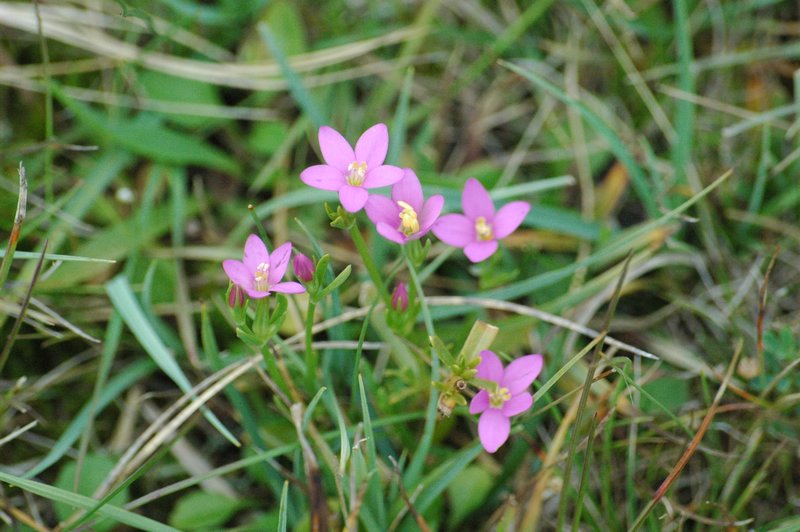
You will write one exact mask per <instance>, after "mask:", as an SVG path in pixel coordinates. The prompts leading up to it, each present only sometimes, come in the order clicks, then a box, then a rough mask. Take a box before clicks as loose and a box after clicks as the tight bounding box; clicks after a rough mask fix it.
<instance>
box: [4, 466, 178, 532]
mask: <svg viewBox="0 0 800 532" xmlns="http://www.w3.org/2000/svg"><path fill="white" fill-rule="evenodd" d="M0 481H2V482H5V483H7V484H10V485H12V486H16V487H18V488H20V489H22V490H25V491H27V492H30V493H33V494H34V495H39V496H41V497H45V498H47V499H49V500H51V501H57V502H63V503H65V504H71V505H72V506H75V507H77V508H81V509H84V510H88V509H91V508H94V506H95V505H96V504H97V501H96V500H94V499H92V498H90V497H85V496H83V495H78V494H77V493H71V492H69V491H64V490H62V489H59V488H55V487H53V486H50V485H48V484H42V483H41V482H36V481H33V480H28V479H25V478H22V477H18V476H16V475H11V474H9V473H4V472H2V471H0ZM97 513H99V514H100V515H102V516H103V517H108V518H109V519H113V520H114V521H116V522H118V523H121V524H123V525H128V526H131V527H133V528H138V529H140V530H149V531H152V532H177V529H176V528H172V527H171V526H167V525H165V524H163V523H159V522H158V521H154V520H153V519H149V518H147V517H144V516H141V515H138V514H135V513H133V512H129V511H128V510H123V509H122V508H117V507H116V506H110V505H105V506H102V507H101V508H98V509H97Z"/></svg>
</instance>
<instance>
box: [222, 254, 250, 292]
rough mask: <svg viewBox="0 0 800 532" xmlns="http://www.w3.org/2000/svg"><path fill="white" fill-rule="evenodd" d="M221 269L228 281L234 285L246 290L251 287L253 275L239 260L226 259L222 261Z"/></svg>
mask: <svg viewBox="0 0 800 532" xmlns="http://www.w3.org/2000/svg"><path fill="white" fill-rule="evenodd" d="M222 269H223V270H225V274H226V275H227V276H228V279H230V280H231V282H232V283H233V284H235V285H239V286H240V287H242V288H244V289H247V288H252V287H253V274H252V273H250V271H249V270H248V269H247V266H245V265H244V263H243V262H242V261H240V260H233V259H228V260H224V261H222Z"/></svg>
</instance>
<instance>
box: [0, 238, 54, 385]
mask: <svg viewBox="0 0 800 532" xmlns="http://www.w3.org/2000/svg"><path fill="white" fill-rule="evenodd" d="M46 251H47V240H45V242H44V248H43V249H42V254H41V256H40V257H39V261H38V262H37V263H36V269H35V270H34V271H33V277H32V278H31V282H30V284H29V285H28V291H27V292H26V293H25V297H24V298H23V300H22V305H20V308H19V315H18V316H17V319H16V320H15V321H14V325H12V327H11V331H10V332H9V333H8V337H6V343H5V345H4V346H3V351H2V352H0V374H2V373H3V367H5V365H6V362H7V361H8V357H9V356H10V355H11V347H12V346H13V345H14V342H15V341H16V339H17V334H19V329H20V327H22V320H23V319H24V318H25V312H26V311H27V310H28V305H29V304H30V302H31V295H33V287H34V286H35V285H36V280H37V279H38V278H39V274H40V273H41V271H42V264H43V263H44V254H45V252H46Z"/></svg>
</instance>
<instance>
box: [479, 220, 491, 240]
mask: <svg viewBox="0 0 800 532" xmlns="http://www.w3.org/2000/svg"><path fill="white" fill-rule="evenodd" d="M475 234H477V235H478V240H493V239H494V234H492V225H491V224H490V223H488V222H487V221H486V218H484V217H483V216H478V218H477V219H476V220H475Z"/></svg>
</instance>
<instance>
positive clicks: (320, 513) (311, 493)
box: [291, 403, 330, 532]
mask: <svg viewBox="0 0 800 532" xmlns="http://www.w3.org/2000/svg"><path fill="white" fill-rule="evenodd" d="M291 412H292V423H294V428H295V431H296V432H297V441H298V442H300V449H301V450H302V452H303V468H304V469H305V473H306V483H307V486H306V489H307V491H308V499H309V508H310V511H311V531H312V532H325V531H326V530H329V528H330V525H329V522H328V521H329V517H328V513H329V512H328V503H327V500H326V499H325V487H324V486H323V484H322V471H321V470H320V468H319V463H318V462H317V458H316V455H315V454H314V450H313V449H312V448H311V445H309V443H308V440H306V435H305V433H304V432H303V405H302V403H295V404H293V405H292V407H291Z"/></svg>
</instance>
